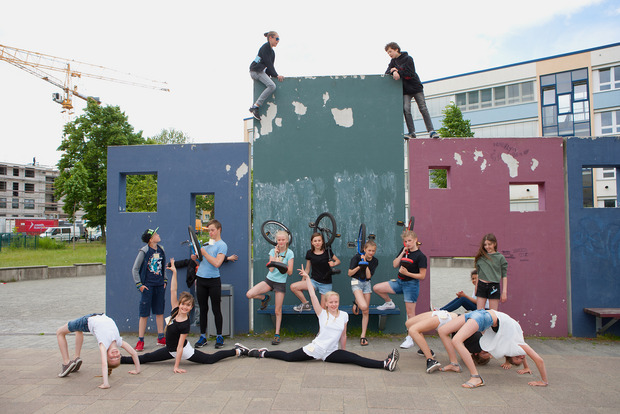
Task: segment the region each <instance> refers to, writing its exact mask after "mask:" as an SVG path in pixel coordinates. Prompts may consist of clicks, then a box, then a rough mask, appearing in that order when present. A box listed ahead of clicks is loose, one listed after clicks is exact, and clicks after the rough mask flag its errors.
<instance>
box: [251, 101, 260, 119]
mask: <svg viewBox="0 0 620 414" xmlns="http://www.w3.org/2000/svg"><path fill="white" fill-rule="evenodd" d="M250 112H251V113H252V116H253V117H254V118H256V119H258V120H259V121H260V115H259V114H258V106H254V105H252V107H251V108H250Z"/></svg>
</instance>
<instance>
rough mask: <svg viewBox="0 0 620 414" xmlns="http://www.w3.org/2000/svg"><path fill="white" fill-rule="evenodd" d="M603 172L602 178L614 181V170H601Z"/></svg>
mask: <svg viewBox="0 0 620 414" xmlns="http://www.w3.org/2000/svg"><path fill="white" fill-rule="evenodd" d="M602 170H603V178H608V179H610V180H615V179H616V169H615V168H602Z"/></svg>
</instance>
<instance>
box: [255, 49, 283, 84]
mask: <svg viewBox="0 0 620 414" xmlns="http://www.w3.org/2000/svg"><path fill="white" fill-rule="evenodd" d="M275 61H276V53H275V52H274V51H273V48H272V47H271V45H270V44H269V42H267V43H265V44H264V45H262V46H261V47H260V49H258V56H256V58H254V60H253V61H252V63H250V70H251V71H252V72H262V71H263V69H265V68H267V72H266V73H267V75H268V76H271V77H274V78H275V77H277V76H278V72H276V68H275V67H274V66H273V65H274V63H275Z"/></svg>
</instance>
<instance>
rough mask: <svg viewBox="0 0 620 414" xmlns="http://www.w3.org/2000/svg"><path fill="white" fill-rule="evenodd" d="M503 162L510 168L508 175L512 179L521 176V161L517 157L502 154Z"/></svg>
mask: <svg viewBox="0 0 620 414" xmlns="http://www.w3.org/2000/svg"><path fill="white" fill-rule="evenodd" d="M502 161H504V163H505V164H506V165H507V166H508V174H509V175H510V176H511V177H512V178H515V177H516V176H517V175H519V161H517V160H516V158H515V157H513V156H512V155H510V154H506V153H505V152H504V153H503V154H502Z"/></svg>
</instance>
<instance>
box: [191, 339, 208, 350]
mask: <svg viewBox="0 0 620 414" xmlns="http://www.w3.org/2000/svg"><path fill="white" fill-rule="evenodd" d="M206 344H207V338H205V337H204V336H201V337H200V338H198V341H196V343H195V344H194V348H202V347H203V346H205V345H206Z"/></svg>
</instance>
